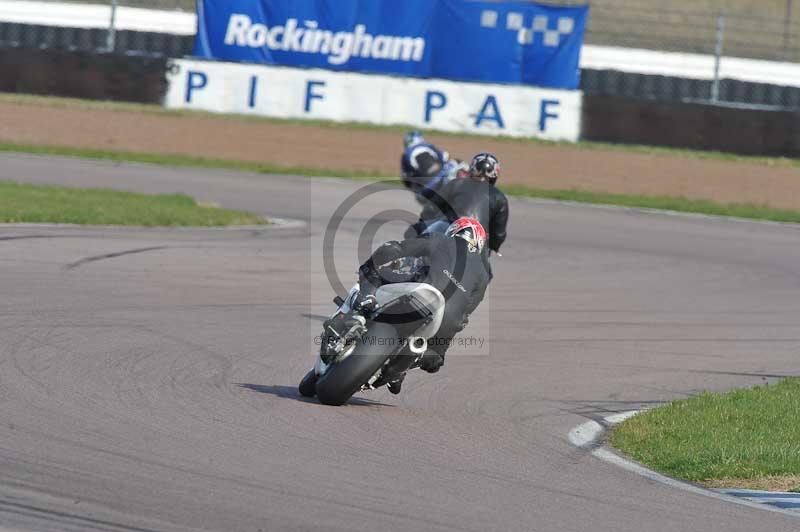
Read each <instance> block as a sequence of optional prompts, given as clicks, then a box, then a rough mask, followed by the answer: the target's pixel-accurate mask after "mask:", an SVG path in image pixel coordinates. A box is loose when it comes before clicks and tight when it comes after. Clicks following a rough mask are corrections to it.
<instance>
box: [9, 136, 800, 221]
mask: <svg viewBox="0 0 800 532" xmlns="http://www.w3.org/2000/svg"><path fill="white" fill-rule="evenodd" d="M4 151H5V152H19V153H32V154H39V155H58V156H70V157H83V158H89V159H102V160H109V161H119V162H125V161H127V162H135V163H148V164H158V165H166V166H184V167H193V168H221V169H227V170H238V171H244V172H255V173H262V174H285V175H298V176H310V177H338V178H346V179H358V180H369V181H373V180H379V179H399V178H398V177H397V176H392V175H388V174H386V173H382V172H378V171H355V170H354V171H346V170H329V169H324V168H310V167H294V166H277V165H272V164H266V163H256V162H246V161H236V160H230V159H213V158H206V157H193V156H187V155H168V154H153V153H138V152H126V151H114V150H101V149H85V148H71V147H62V146H38V145H28V144H15V143H0V152H4ZM500 188H502V189H503V191H505V192H506V193H507V194H509V195H511V196H521V197H530V198H544V199H554V200H564V201H575V202H580V203H594V204H603V205H619V206H624V207H637V208H647V209H659V210H670V211H677V212H688V213H697V214H709V215H716V216H733V217H738V218H749V219H755V220H770V221H776V222H791V223H800V211H789V210H780V209H773V208H771V207H766V206H762V205H750V204H738V203H735V204H722V203H714V202H711V201H703V200H691V199H686V198H681V197H660V196H635V195H624V194H603V193H597V192H586V191H581V190H544V189H535V188H530V187H525V186H519V185H510V186H501V187H500Z"/></svg>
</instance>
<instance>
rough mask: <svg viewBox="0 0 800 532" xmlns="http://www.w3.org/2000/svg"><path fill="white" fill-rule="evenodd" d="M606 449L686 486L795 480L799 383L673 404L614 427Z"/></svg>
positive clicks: (799, 460)
mask: <svg viewBox="0 0 800 532" xmlns="http://www.w3.org/2000/svg"><path fill="white" fill-rule="evenodd" d="M611 444H612V445H613V446H614V447H616V448H617V449H619V450H621V451H622V452H624V453H625V454H627V455H629V456H631V457H632V458H634V459H636V460H638V461H639V462H641V463H642V464H644V465H646V466H648V467H650V468H653V469H655V470H657V471H660V472H662V473H665V474H667V475H670V476H673V477H677V478H681V479H684V480H688V481H691V482H702V481H708V480H711V479H755V478H763V477H785V476H797V475H800V378H790V379H785V380H783V381H781V382H779V383H777V384H775V385H765V386H757V387H755V388H751V389H747V390H737V391H732V392H729V393H724V394H719V393H703V394H702V395H699V396H697V397H693V398H691V399H686V400H680V401H674V402H672V403H670V404H668V405H666V406H663V407H660V408H656V409H653V410H650V411H647V412H644V413H642V414H639V415H637V416H635V417H633V418H631V419H629V420H628V421H625V422H624V423H622V424H621V425H619V426H617V427H616V428H614V430H613V431H612V433H611Z"/></svg>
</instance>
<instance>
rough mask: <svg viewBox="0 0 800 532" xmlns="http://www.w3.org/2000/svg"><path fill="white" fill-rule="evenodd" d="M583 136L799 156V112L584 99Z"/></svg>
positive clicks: (656, 144)
mask: <svg viewBox="0 0 800 532" xmlns="http://www.w3.org/2000/svg"><path fill="white" fill-rule="evenodd" d="M582 125H583V131H582V138H583V139H584V140H592V141H601V142H614V143H625V144H644V145H651V146H669V147H674V148H690V149H697V150H714V151H722V152H730V153H738V154H742V155H771V156H786V157H798V156H800V113H798V112H792V111H781V110H770V109H763V110H760V109H742V108H737V107H730V106H720V105H710V104H703V103H696V104H695V103H661V102H653V101H647V100H632V99H625V98H615V97H609V96H586V97H585V98H584V101H583V120H582Z"/></svg>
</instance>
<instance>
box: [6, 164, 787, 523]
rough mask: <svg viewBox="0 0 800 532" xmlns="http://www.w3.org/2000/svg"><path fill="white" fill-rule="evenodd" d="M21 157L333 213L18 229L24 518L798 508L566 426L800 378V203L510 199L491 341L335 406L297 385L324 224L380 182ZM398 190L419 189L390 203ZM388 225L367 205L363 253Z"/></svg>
mask: <svg viewBox="0 0 800 532" xmlns="http://www.w3.org/2000/svg"><path fill="white" fill-rule="evenodd" d="M0 179H14V180H19V181H25V182H49V183H60V184H65V185H74V186H86V185H101V186H110V187H118V188H124V189H133V190H137V191H141V192H173V191H182V192H186V193H188V194H191V195H194V196H195V197H197V198H199V199H203V200H214V201H218V202H220V203H221V204H223V205H224V206H226V207H230V208H239V209H247V210H252V211H256V212H260V213H265V214H270V215H273V216H279V217H291V218H297V219H303V220H305V221H306V222H307V225H306V226H305V227H299V228H270V229H265V230H259V231H245V230H242V231H200V230H197V231H195V230H183V231H179V230H154V231H144V230H138V229H128V230H100V229H76V228H9V227H5V228H0V294H2V298H0V337H2V342H0V404H2V408H0V526H5V527H8V528H11V529H21V530H97V529H99V530H186V529H207V530H225V531H229V530H282V529H283V530H342V531H344V530H348V531H349V530H353V529H367V528H380V529H381V530H426V531H428V530H471V531H472V530H474V531H486V530H537V531H588V530H591V531H593V532H597V531H609V532H612V531H613V532H624V531H631V532H633V531H641V530H647V531H664V532H674V531H676V530H725V531H726V532H735V531H742V532H752V531H753V530H772V531H779V530H797V529H798V526H800V525H799V524H798V523H799V522H798V520H796V519H792V518H790V517H788V516H782V515H777V514H772V513H768V512H762V511H759V510H753V509H749V508H743V507H738V506H733V505H729V504H726V503H723V502H719V501H715V500H711V499H707V498H704V497H701V496H696V495H692V494H688V493H684V492H681V491H677V490H674V489H672V488H668V487H664V486H661V485H658V484H654V483H651V482H649V481H647V480H645V479H642V478H640V477H636V476H633V475H631V474H629V473H626V472H624V471H622V470H619V469H616V468H614V467H613V466H611V465H609V464H606V463H604V462H601V461H599V460H596V459H595V458H592V457H591V456H589V455H588V454H586V453H585V452H584V451H580V450H577V449H575V448H573V447H571V446H570V444H569V442H568V441H567V432H568V431H569V429H570V428H572V427H573V426H575V425H577V424H579V423H581V422H583V421H585V420H586V418H587V417H601V416H604V415H607V414H608V413H610V412H616V411H623V410H630V409H635V408H639V407H641V406H647V405H649V404H653V403H654V402H658V401H663V400H668V399H673V398H678V397H684V396H686V395H689V394H693V393H696V392H698V391H700V390H702V389H712V390H722V389H727V388H731V387H734V386H746V385H752V384H755V383H760V382H764V381H765V380H772V379H774V378H777V377H780V376H783V375H797V374H800V368H798V363H797V362H798V351H799V349H798V347H799V346H800V298H798V297H797V294H798V289H800V229H798V228H797V227H792V226H778V225H770V224H756V223H746V222H735V221H720V220H709V219H699V218H687V217H674V216H669V215H664V214H651V213H641V212H634V211H622V210H614V209H603V208H594V207H584V206H572V205H559V204H552V203H543V202H533V201H522V200H519V201H512V225H511V229H510V235H511V236H510V238H509V242H508V244H507V246H506V247H505V249H504V250H503V251H504V253H505V257H503V258H500V259H495V260H494V267H495V274H496V278H495V280H494V281H493V283H492V285H491V287H490V296H489V301H487V304H486V305H485V306H484V307H482V308H481V309H479V314H481V313H483V314H482V315H483V317H484V320H483V321H484V323H483V325H482V327H483V329H482V330H483V334H487V336H488V342H489V343H488V344H487V345H488V350H489V354H486V355H484V356H455V355H454V356H451V357H450V358H449V359H448V364H447V365H446V366H445V368H444V370H443V371H442V372H440V373H439V374H437V375H435V376H428V375H427V374H423V373H420V372H418V373H416V374H412V375H410V376H409V378H408V379H407V385H406V387H405V389H404V393H403V394H402V395H400V396H398V397H395V396H391V395H389V394H388V393H386V392H384V391H378V392H373V393H371V394H368V395H362V396H359V398H358V399H356V400H354V401H353V402H352V403H351V404H349V405H348V406H346V407H342V408H338V409H337V408H330V407H324V406H321V405H318V404H316V403H315V402H308V401H305V400H301V398H299V397H298V395H297V394H296V392H295V385H296V383H297V381H298V380H299V379H300V377H301V376H302V374H303V373H304V372H305V370H306V369H307V368H308V367H309V366H310V364H311V362H312V359H313V355H312V354H313V350H314V348H315V347H314V345H313V342H312V335H313V333H314V332H315V331H316V330H317V329H318V328H319V320H320V318H319V315H320V314H322V313H324V312H327V311H329V310H330V305H329V304H328V303H327V302H328V301H329V298H330V297H331V296H332V295H333V294H332V292H331V290H330V288H328V290H327V292H326V291H325V290H324V289H318V288H317V287H324V286H325V283H324V278H323V277H321V276H320V275H319V273H318V271H317V270H318V267H317V266H315V264H316V263H318V262H319V259H318V256H317V255H318V253H317V252H316V251H315V249H316V248H315V246H316V244H315V243H314V242H315V240H314V239H315V238H316V239H318V238H319V235H321V234H322V232H323V230H324V227H325V224H326V223H327V221H328V218H329V217H330V214H331V212H333V209H334V208H335V207H336V206H337V205H338V204H339V202H340V201H341V200H343V199H344V198H345V196H347V195H348V194H349V193H351V192H352V191H354V190H356V189H357V188H358V187H359V186H361V185H359V184H358V183H353V182H339V181H333V180H318V181H310V180H304V179H299V178H282V177H266V176H257V175H247V174H237V173H227V172H217V171H197V170H182V169H164V168H158V167H148V166H137V165H114V164H110V163H101V162H88V161H80V160H70V159H52V158H37V157H32V156H22V155H8V154H4V155H0ZM398 202H399V203H398ZM400 204H402V205H401V206H404V207H406V208H409V209H413V208H414V205H413V203H411V201H410V199H409V198H406V197H405V196H403V197H402V198H401V199H400V200H392V201H389V200H388V198H382V197H376V198H374V201H373V202H372V204H371V205H370V208H375V207H380V208H382V209H389V208H397V207H398V205H400ZM366 215H367V214H365V216H366ZM363 223H364V219H361V220H360V219H358V217H357V216H354V217H353V219H351V220H348V221H347V222H346V223H345V224H343V229H342V231H341V232H340V233H339V235H338V237H337V238H338V239H337V246H338V247H339V248H340V249H342V250H343V252H344V253H345V254H347V255H349V256H352V257H355V240H356V238H357V236H358V233H359V225H363ZM389 229H392V228H391V227H388V226H387V227H385V228H384V230H387V231H388V230H389ZM125 252H129V253H125ZM107 255H114V256H112V257H107ZM89 259H91V260H89ZM352 262H353V268H354V266H355V258H353V260H352ZM351 271H352V270H351ZM350 279H352V277H351V278H350ZM490 311H491V312H490ZM488 315H491V320H490V321H491V323H490V326H488V327H487V326H486V322H487V320H486V319H485V318H486V317H487V316H488ZM478 321H480V320H478ZM478 328H479V329H480V325H479V326H478Z"/></svg>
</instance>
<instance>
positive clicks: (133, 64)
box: [0, 48, 166, 103]
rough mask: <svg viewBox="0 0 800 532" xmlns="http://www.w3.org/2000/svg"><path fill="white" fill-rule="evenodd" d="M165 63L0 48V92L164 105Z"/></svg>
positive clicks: (85, 53)
mask: <svg viewBox="0 0 800 532" xmlns="http://www.w3.org/2000/svg"><path fill="white" fill-rule="evenodd" d="M165 70H166V59H164V58H160V59H159V58H152V57H142V56H127V55H114V54H93V53H88V52H68V51H63V50H37V49H30V48H0V92H18V93H26V94H46V95H52V96H68V97H74V98H88V99H93V100H116V101H129V102H142V103H162V101H163V97H164V93H165V91H166V77H165Z"/></svg>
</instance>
